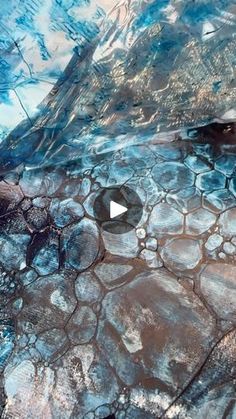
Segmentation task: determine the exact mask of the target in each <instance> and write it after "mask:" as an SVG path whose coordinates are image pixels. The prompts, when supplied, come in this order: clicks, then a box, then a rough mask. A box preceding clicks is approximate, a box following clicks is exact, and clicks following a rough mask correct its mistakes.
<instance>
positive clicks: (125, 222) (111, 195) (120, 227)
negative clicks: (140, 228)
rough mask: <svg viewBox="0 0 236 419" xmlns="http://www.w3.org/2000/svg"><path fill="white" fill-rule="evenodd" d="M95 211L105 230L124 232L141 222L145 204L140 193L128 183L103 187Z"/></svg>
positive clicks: (95, 203)
mask: <svg viewBox="0 0 236 419" xmlns="http://www.w3.org/2000/svg"><path fill="white" fill-rule="evenodd" d="M93 212H94V216H95V219H96V221H97V223H98V224H99V225H100V226H101V227H102V229H103V230H105V231H107V232H109V233H112V234H123V233H127V232H128V231H131V230H133V229H134V228H136V227H137V225H138V224H139V222H140V220H141V218H142V214H143V205H142V202H141V199H140V198H139V196H138V194H137V193H136V192H135V191H134V190H133V189H132V188H130V187H129V186H127V185H115V186H110V187H108V188H103V189H102V190H101V191H100V192H99V193H98V195H97V197H96V199H95V201H94V206H93Z"/></svg>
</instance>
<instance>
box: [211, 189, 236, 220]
mask: <svg viewBox="0 0 236 419" xmlns="http://www.w3.org/2000/svg"><path fill="white" fill-rule="evenodd" d="M203 206H204V207H205V208H209V209H210V211H214V212H216V213H218V214H219V213H220V212H222V211H225V210H226V209H229V208H231V207H234V206H235V197H234V196H233V195H232V193H231V192H230V191H229V190H228V189H219V190H218V191H213V192H211V193H208V194H204V195H203Z"/></svg>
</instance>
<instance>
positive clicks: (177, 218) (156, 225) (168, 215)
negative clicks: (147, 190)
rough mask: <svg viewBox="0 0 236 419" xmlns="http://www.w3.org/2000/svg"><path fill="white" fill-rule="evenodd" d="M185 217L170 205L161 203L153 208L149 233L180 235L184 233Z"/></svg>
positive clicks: (148, 228)
mask: <svg viewBox="0 0 236 419" xmlns="http://www.w3.org/2000/svg"><path fill="white" fill-rule="evenodd" d="M183 222H184V216H183V214H181V213H180V212H179V211H177V210H176V209H175V208H173V207H171V206H170V205H168V204H165V203H161V204H157V205H155V207H154V208H153V210H152V212H151V215H150V218H149V222H148V227H147V231H148V233H150V234H160V235H161V234H178V233H182V232H183Z"/></svg>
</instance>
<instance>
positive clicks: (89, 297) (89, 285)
mask: <svg viewBox="0 0 236 419" xmlns="http://www.w3.org/2000/svg"><path fill="white" fill-rule="evenodd" d="M75 295H76V297H77V298H78V300H80V301H84V302H88V303H95V302H96V301H100V300H101V299H102V296H103V292H102V288H101V285H100V284H99V282H98V280H97V278H96V277H95V275H93V274H92V273H91V272H83V273H81V274H80V275H79V276H78V277H77V279H76V281H75Z"/></svg>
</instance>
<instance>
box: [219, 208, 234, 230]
mask: <svg viewBox="0 0 236 419" xmlns="http://www.w3.org/2000/svg"><path fill="white" fill-rule="evenodd" d="M219 226H220V232H221V234H222V235H223V236H225V237H232V236H235V235H236V208H231V209H229V210H227V211H225V212H224V213H223V214H221V215H220V219H219Z"/></svg>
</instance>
